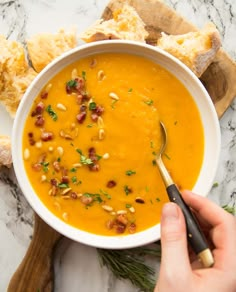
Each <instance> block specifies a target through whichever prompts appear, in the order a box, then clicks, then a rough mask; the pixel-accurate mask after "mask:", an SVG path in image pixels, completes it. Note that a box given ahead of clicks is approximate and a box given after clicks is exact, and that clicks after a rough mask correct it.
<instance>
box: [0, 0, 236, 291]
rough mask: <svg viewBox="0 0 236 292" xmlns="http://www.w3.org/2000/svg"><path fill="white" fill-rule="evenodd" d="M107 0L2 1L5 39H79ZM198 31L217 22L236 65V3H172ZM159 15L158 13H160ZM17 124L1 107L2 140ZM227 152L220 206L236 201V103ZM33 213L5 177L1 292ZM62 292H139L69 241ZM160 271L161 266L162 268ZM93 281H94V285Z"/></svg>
mask: <svg viewBox="0 0 236 292" xmlns="http://www.w3.org/2000/svg"><path fill="white" fill-rule="evenodd" d="M107 2H108V1H107V0H86V1H82V0H70V1H65V0H24V1H23V0H11V1H10V0H9V1H8V0H0V33H1V34H4V35H6V36H7V37H8V38H10V39H15V40H18V41H21V42H23V43H24V41H25V39H26V38H27V37H29V36H31V35H32V34H35V33H39V32H56V31H58V29H60V28H61V27H64V28H68V29H69V28H71V27H76V28H77V31H78V33H80V32H82V31H83V30H84V29H85V28H86V27H88V25H90V24H91V23H93V22H94V21H95V20H96V19H98V18H99V17H100V15H101V13H102V11H103V9H104V8H105V6H106V4H107ZM165 2H166V3H167V4H169V5H170V6H172V7H174V8H175V9H176V10H177V11H179V12H180V13H181V14H182V15H183V16H185V17H187V18H188V19H189V20H191V21H192V22H193V23H194V24H196V25H197V26H198V27H202V26H203V25H204V24H205V23H206V22H207V21H209V20H210V21H213V22H214V23H215V24H216V25H217V27H218V29H219V31H220V34H221V37H222V41H223V47H224V48H225V50H226V51H227V52H228V53H229V54H230V55H231V57H233V58H234V59H236V50H235V31H236V2H235V1H234V0H210V1H207V0H182V1H178V0H166V1H165ZM157 13H158V12H157ZM11 126H12V120H11V119H10V118H9V116H8V115H7V113H6V112H5V111H4V109H3V108H2V107H0V134H10V132H11ZM220 126H221V133H222V146H221V156H220V162H219V167H218V170H217V173H216V176H215V182H217V183H218V187H216V188H213V189H212V190H211V191H210V193H209V195H208V196H209V198H210V199H212V200H214V201H215V202H216V203H218V204H219V205H225V204H231V205H233V204H235V201H236V102H235V101H234V102H233V103H232V105H231V106H230V107H229V108H228V110H227V112H226V113H225V115H224V116H223V118H222V119H221V120H220ZM32 231H33V211H32V210H31V208H30V207H29V205H28V203H27V202H26V200H25V199H24V196H23V194H22V193H21V191H20V189H19V187H18V185H17V182H16V180H15V176H14V171H13V170H12V169H11V170H8V169H5V168H2V169H1V171H0V238H1V240H0V292H4V291H6V289H7V285H8V282H9V280H10V278H11V276H12V274H13V273H14V271H15V270H16V268H17V266H18V265H19V263H20V262H21V260H22V258H23V256H24V254H25V252H26V250H27V248H28V245H29V243H30V240H31V236H32ZM54 266H55V271H56V280H55V291H57V292H65V291H66V292H67V291H69V292H73V291H82V292H105V291H107V292H108V291H110V292H116V291H123V292H133V291H138V290H137V289H136V288H135V287H133V286H132V285H131V284H130V283H129V282H128V281H120V280H117V279H115V278H114V276H113V275H112V274H111V273H110V272H109V271H107V270H106V268H101V267H100V265H99V262H98V259H97V253H96V249H94V248H91V247H88V246H84V245H81V244H79V243H75V242H72V241H70V240H69V239H63V241H62V242H61V243H60V245H59V247H58V248H57V251H56V256H55V263H54ZM157 266H158V263H157ZM91 277H92V281H91Z"/></svg>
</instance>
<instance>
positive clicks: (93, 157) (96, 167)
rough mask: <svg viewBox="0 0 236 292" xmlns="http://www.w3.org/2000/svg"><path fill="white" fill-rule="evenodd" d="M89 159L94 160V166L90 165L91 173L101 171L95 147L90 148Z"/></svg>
mask: <svg viewBox="0 0 236 292" xmlns="http://www.w3.org/2000/svg"><path fill="white" fill-rule="evenodd" d="M88 157H89V158H90V159H91V160H92V162H93V164H90V165H88V167H89V169H90V170H91V171H99V169H100V167H99V164H98V157H97V155H96V150H95V148H94V147H91V148H89V150H88Z"/></svg>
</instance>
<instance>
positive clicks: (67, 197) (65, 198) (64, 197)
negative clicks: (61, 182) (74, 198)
mask: <svg viewBox="0 0 236 292" xmlns="http://www.w3.org/2000/svg"><path fill="white" fill-rule="evenodd" d="M62 199H64V200H69V199H70V196H69V195H66V196H63V197H62Z"/></svg>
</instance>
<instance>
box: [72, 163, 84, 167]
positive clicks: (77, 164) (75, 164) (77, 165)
mask: <svg viewBox="0 0 236 292" xmlns="http://www.w3.org/2000/svg"><path fill="white" fill-rule="evenodd" d="M72 166H73V167H75V168H79V167H81V166H82V164H81V163H74V164H73V165H72Z"/></svg>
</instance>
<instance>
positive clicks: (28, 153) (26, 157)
mask: <svg viewBox="0 0 236 292" xmlns="http://www.w3.org/2000/svg"><path fill="white" fill-rule="evenodd" d="M29 158H30V151H29V149H28V148H25V150H24V159H25V160H28V159H29Z"/></svg>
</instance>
